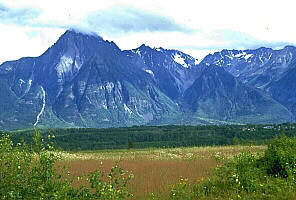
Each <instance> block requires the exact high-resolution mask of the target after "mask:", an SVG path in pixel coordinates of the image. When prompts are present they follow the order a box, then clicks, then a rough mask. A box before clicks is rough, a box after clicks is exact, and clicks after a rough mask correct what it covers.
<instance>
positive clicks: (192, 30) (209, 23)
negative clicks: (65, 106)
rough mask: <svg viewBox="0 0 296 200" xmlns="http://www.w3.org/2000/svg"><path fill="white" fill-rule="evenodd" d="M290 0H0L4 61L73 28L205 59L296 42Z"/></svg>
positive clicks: (38, 50) (36, 51) (37, 50)
mask: <svg viewBox="0 0 296 200" xmlns="http://www.w3.org/2000/svg"><path fill="white" fill-rule="evenodd" d="M294 4H295V3H294V2H293V1H292V0H281V1H272V0H268V1H267V0H248V1H241V0H223V1H222V0H177V1H176V0H83V1H81V0H80V1H79V0H0V63H2V62H4V61H8V60H16V59H19V58H21V57H25V56H39V55H41V54H42V53H43V52H44V51H46V49H47V48H49V47H50V46H51V45H53V44H54V42H55V41H56V40H57V39H58V38H59V37H60V36H61V35H62V34H63V33H64V32H65V31H66V30H67V29H70V28H76V29H79V30H82V31H84V32H96V33H98V34H99V35H100V36H102V37H103V38H104V39H106V40H110V41H114V42H115V43H116V44H117V45H118V46H119V47H120V48H121V49H133V48H137V47H139V46H140V45H141V44H146V45H148V46H151V47H156V48H157V47H163V48H166V49H178V50H181V51H183V52H185V53H188V54H190V55H191V56H193V57H195V58H197V59H202V58H203V57H204V56H205V55H207V54H208V53H213V52H215V51H220V50H222V49H256V48H259V47H262V46H264V47H270V48H274V49H280V48H283V47H284V46H286V45H295V44H296V26H295V25H294V20H295V18H296V13H295V9H294Z"/></svg>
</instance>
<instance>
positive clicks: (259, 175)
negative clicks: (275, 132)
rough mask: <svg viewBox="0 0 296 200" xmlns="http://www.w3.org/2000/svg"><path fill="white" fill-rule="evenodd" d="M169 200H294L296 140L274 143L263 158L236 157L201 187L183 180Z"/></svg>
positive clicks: (279, 140) (174, 189) (255, 156)
mask: <svg viewBox="0 0 296 200" xmlns="http://www.w3.org/2000/svg"><path fill="white" fill-rule="evenodd" d="M171 199H296V137H294V138H287V137H286V136H282V137H281V138H277V139H275V140H274V141H273V142H272V143H271V144H270V145H269V146H268V148H267V150H266V151H265V153H264V154H263V155H262V154H261V155H259V154H255V155H254V154H251V153H250V152H244V153H242V154H240V155H237V156H235V157H234V158H233V159H231V160H230V161H228V162H227V163H226V164H224V165H222V166H220V167H218V168H216V169H215V170H214V172H213V173H212V175H211V176H209V177H208V178H207V179H206V180H205V181H202V182H200V183H194V184H190V183H188V182H186V181H184V180H182V181H180V182H179V183H178V184H176V185H175V186H174V188H173V189H172V191H171Z"/></svg>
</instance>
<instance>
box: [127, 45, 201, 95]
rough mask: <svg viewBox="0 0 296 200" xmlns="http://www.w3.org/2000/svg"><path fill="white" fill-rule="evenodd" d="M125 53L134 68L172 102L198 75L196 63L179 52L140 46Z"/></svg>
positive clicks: (188, 56) (198, 69)
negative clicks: (146, 75) (151, 79)
mask: <svg viewBox="0 0 296 200" xmlns="http://www.w3.org/2000/svg"><path fill="white" fill-rule="evenodd" d="M125 53H126V55H127V56H129V57H131V58H132V59H133V60H134V62H135V66H138V67H139V68H140V69H142V70H143V71H145V72H146V73H148V74H149V75H150V76H151V78H153V80H154V82H155V83H156V85H157V86H158V87H159V88H160V89H161V90H162V91H163V92H164V93H165V94H166V95H167V96H168V97H170V98H172V99H174V100H177V99H178V98H180V97H181V96H182V94H183V93H184V91H185V90H186V89H187V88H188V87H190V85H191V84H192V83H193V82H194V80H195V79H196V77H197V76H198V74H199V73H200V68H199V67H198V61H197V60H196V59H195V58H193V57H191V56H190V55H187V54H185V53H183V52H181V51H177V50H167V49H163V48H154V49H152V48H150V47H148V46H145V45H142V46H140V47H139V48H137V49H133V50H130V51H125Z"/></svg>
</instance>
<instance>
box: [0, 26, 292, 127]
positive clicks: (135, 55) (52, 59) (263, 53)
mask: <svg viewBox="0 0 296 200" xmlns="http://www.w3.org/2000/svg"><path fill="white" fill-rule="evenodd" d="M294 50H295V49H294V47H286V48H285V49H284V50H279V51H274V50H272V49H266V48H261V49H257V50H246V51H236V50H232V51H228V50H225V51H222V52H218V53H215V54H213V55H209V56H207V57H206V58H205V59H204V60H203V61H202V62H201V63H199V61H198V60H196V59H195V58H193V57H191V56H190V55H187V54H185V53H183V52H181V51H178V50H167V49H163V48H150V47H148V46H145V45H142V46H140V47H139V48H137V49H133V50H125V51H122V50H121V49H119V47H118V46H117V45H116V44H115V43H114V42H109V41H106V40H104V39H103V38H101V37H100V36H98V35H96V34H93V33H91V34H85V33H81V32H79V31H76V30H68V31H66V32H65V33H64V34H63V35H62V36H61V37H60V38H59V39H58V40H57V42H56V43H55V44H54V45H53V46H51V47H50V48H49V49H48V50H47V51H45V52H44V53H43V54H42V55H41V56H39V57H35V58H31V57H28V58H22V59H19V60H16V61H9V62H5V63H3V64H2V65H0V129H19V128H21V129H23V128H32V127H33V126H36V127H38V128H43V127H49V128H53V127H119V126H132V125H162V124H184V123H185V124H197V123H209V122H214V123H215V122H217V123H220V122H223V123H233V122H234V123H251V122H252V123H266V122H268V123H269V122H270V123H276V122H284V121H291V119H292V118H293V117H292V115H291V113H290V112H289V111H288V110H287V109H286V108H285V107H284V106H282V105H280V104H279V103H278V102H276V101H274V100H273V99H271V98H270V97H269V96H267V95H266V94H265V92H264V91H263V90H259V89H254V88H256V87H260V88H264V89H266V90H265V91H269V90H270V91H273V90H274V89H272V88H277V87H278V88H280V89H281V90H283V88H281V87H282V86H281V87H280V86H276V85H285V81H284V80H288V79H291V80H292V78H291V77H294V75H293V74H294V72H293V71H291V74H292V75H291V77H288V76H286V75H287V72H289V73H290V71H289V70H292V69H293V66H292V63H293V59H294V54H295V52H294ZM250 54H252V55H250ZM227 59H228V60H227ZM261 61H262V62H261ZM273 64H274V65H273ZM227 71H228V72H227ZM264 77H267V78H264ZM282 79H283V81H281V80H282ZM277 81H278V84H276V83H277ZM271 83H274V85H271ZM292 85H293V83H292V84H291V89H290V90H291V91H292V90H293V87H292ZM267 86H268V87H267ZM269 88H270V89H269ZM275 90H276V89H275ZM270 94H274V96H273V97H274V98H275V99H276V100H277V101H279V102H280V103H282V104H283V105H285V106H286V107H287V108H289V109H292V110H293V105H292V104H293V102H294V97H285V99H290V100H288V102H289V103H286V102H285V101H282V100H281V99H279V98H277V97H276V95H277V94H276V93H275V92H271V93H270ZM291 94H292V92H291ZM278 96H279V95H278Z"/></svg>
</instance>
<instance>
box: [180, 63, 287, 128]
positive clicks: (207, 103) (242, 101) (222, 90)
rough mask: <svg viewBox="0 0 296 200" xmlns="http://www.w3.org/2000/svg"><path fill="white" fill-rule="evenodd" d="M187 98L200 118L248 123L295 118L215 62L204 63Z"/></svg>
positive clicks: (191, 107) (194, 112) (192, 110)
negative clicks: (207, 64) (210, 63)
mask: <svg viewBox="0 0 296 200" xmlns="http://www.w3.org/2000/svg"><path fill="white" fill-rule="evenodd" d="M184 101H185V102H186V104H187V107H188V108H189V109H190V111H191V112H193V115H194V116H195V117H199V118H210V119H217V120H220V121H228V122H244V123H272V122H285V121H290V120H291V119H292V114H291V113H290V112H289V111H288V110H287V109H286V108H285V107H283V106H282V105H280V104H279V103H277V102H276V101H274V100H272V99H271V98H269V97H268V96H266V95H264V93H263V92H262V91H259V90H256V89H253V88H251V87H249V86H246V85H244V84H243V83H241V82H240V81H239V80H237V79H236V78H235V77H233V76H232V75H231V74H230V73H228V72H226V71H225V70H224V69H223V68H220V67H216V66H215V65H212V66H204V69H203V72H202V74H201V75H200V76H199V78H197V80H196V81H195V82H194V83H193V85H192V86H191V87H190V88H189V89H188V90H187V91H186V92H185V95H184Z"/></svg>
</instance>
